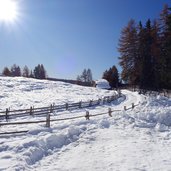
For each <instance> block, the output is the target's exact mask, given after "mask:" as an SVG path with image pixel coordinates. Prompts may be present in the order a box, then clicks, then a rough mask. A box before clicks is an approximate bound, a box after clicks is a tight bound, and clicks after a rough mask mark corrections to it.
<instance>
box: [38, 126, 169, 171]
mask: <svg viewBox="0 0 171 171" xmlns="http://www.w3.org/2000/svg"><path fill="white" fill-rule="evenodd" d="M153 134H156V133H155V132H150V131H147V130H140V129H137V130H135V129H133V128H131V127H127V128H126V129H125V128H123V127H120V126H117V125H111V127H110V128H103V129H101V128H97V129H93V130H90V131H88V132H87V133H86V134H85V135H83V136H82V137H80V139H79V140H78V141H77V142H75V143H73V144H71V145H69V146H68V147H64V148H63V149H62V150H60V151H59V152H54V154H52V155H50V156H47V157H46V158H45V159H43V160H42V161H41V162H40V163H39V164H38V167H37V168H35V170H37V171H38V170H42V171H43V170H44V171H45V170H58V171H80V170H81V171H87V170H91V171H104V170H105V171H113V170H115V171H128V170H131V171H139V170H141V171H145V170H155V171H161V170H165V171H170V170H171V169H169V168H171V163H170V160H171V151H170V149H171V144H170V141H169V140H168V141H167V140H164V139H163V136H162V135H160V134H158V135H157V136H156V135H155V136H153ZM163 146H164V147H165V150H166V151H164V150H163V148H162V147H163ZM166 154H167V155H166ZM166 168H168V169H166Z"/></svg>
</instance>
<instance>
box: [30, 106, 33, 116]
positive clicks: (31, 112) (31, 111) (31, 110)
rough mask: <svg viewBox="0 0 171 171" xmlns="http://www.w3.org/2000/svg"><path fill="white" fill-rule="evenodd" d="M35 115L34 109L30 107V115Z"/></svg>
mask: <svg viewBox="0 0 171 171" xmlns="http://www.w3.org/2000/svg"><path fill="white" fill-rule="evenodd" d="M32 114H33V107H32V106H31V107H30V115H32Z"/></svg>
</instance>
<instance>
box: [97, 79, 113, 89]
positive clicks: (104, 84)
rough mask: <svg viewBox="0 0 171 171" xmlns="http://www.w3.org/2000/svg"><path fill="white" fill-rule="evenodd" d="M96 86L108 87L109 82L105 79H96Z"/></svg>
mask: <svg viewBox="0 0 171 171" xmlns="http://www.w3.org/2000/svg"><path fill="white" fill-rule="evenodd" d="M96 87H97V88H100V89H110V88H111V87H110V85H109V82H108V81H107V80H105V79H100V80H97V81H96Z"/></svg>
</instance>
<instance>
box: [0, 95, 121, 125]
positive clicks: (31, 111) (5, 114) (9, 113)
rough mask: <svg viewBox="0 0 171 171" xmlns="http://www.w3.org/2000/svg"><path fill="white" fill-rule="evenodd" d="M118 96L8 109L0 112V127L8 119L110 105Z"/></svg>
mask: <svg viewBox="0 0 171 171" xmlns="http://www.w3.org/2000/svg"><path fill="white" fill-rule="evenodd" d="M120 96H121V94H120V93H119V94H116V95H113V96H105V97H103V98H101V99H100V98H99V99H98V100H90V101H86V102H82V101H80V102H76V103H65V104H62V105H55V104H51V105H50V106H48V107H38V108H34V106H31V107H30V108H27V109H17V110H10V108H7V109H6V110H5V111H0V125H2V124H1V121H3V120H4V119H5V120H6V121H9V119H13V118H19V117H25V116H46V115H47V114H50V113H53V112H58V111H65V110H74V109H81V108H87V107H92V106H97V105H100V104H105V103H110V102H112V101H114V100H116V99H117V98H118V97H120Z"/></svg>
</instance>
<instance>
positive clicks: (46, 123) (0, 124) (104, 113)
mask: <svg viewBox="0 0 171 171" xmlns="http://www.w3.org/2000/svg"><path fill="white" fill-rule="evenodd" d="M135 106H138V104H136V105H135V104H134V103H132V105H131V106H130V107H126V106H124V108H123V109H122V110H121V109H120V110H112V109H111V108H108V111H106V112H103V113H97V114H90V113H89V111H86V113H85V115H79V116H73V117H67V118H66V117H65V118H59V119H51V115H50V113H48V114H47V115H46V119H45V120H37V121H28V122H1V123H0V126H9V125H26V124H39V123H45V126H46V127H50V124H51V122H58V121H67V120H75V119H80V118H85V119H86V120H90V118H91V117H96V116H100V115H108V116H109V117H112V113H113V112H121V111H123V110H125V111H126V110H130V109H134V107H135ZM28 131H29V130H22V131H13V132H0V135H4V134H15V133H27V132H28Z"/></svg>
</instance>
